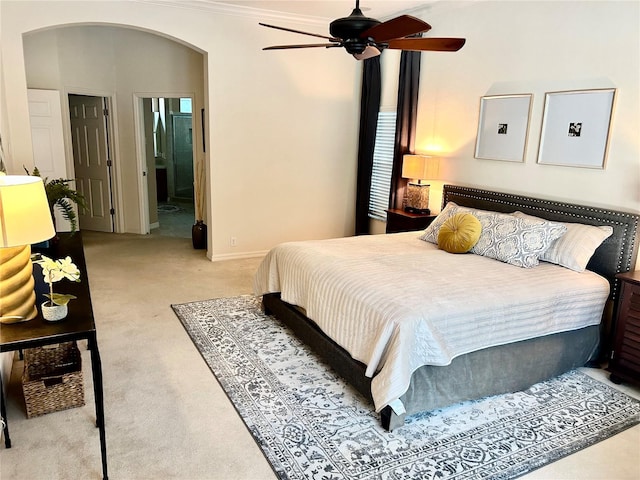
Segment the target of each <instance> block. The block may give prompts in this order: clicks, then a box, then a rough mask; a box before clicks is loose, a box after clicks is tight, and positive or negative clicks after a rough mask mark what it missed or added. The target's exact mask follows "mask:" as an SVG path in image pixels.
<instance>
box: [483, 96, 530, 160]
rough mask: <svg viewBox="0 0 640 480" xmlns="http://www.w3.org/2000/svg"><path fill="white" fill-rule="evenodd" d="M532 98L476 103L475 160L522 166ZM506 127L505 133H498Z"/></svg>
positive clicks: (487, 99)
mask: <svg viewBox="0 0 640 480" xmlns="http://www.w3.org/2000/svg"><path fill="white" fill-rule="evenodd" d="M532 97H533V95H532V94H524V95H495V96H487V97H482V98H481V99H480V118H479V121H478V137H477V140H476V152H475V157H476V158H482V159H489V160H504V161H508V162H523V161H524V152H525V147H526V144H527V131H528V127H529V111H530V108H531V98H532ZM500 125H506V133H500V131H499V130H500Z"/></svg>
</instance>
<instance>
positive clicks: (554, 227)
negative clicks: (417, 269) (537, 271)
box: [420, 202, 567, 268]
mask: <svg viewBox="0 0 640 480" xmlns="http://www.w3.org/2000/svg"><path fill="white" fill-rule="evenodd" d="M457 213H471V214H472V215H473V216H475V217H476V218H477V219H478V220H480V224H481V225H482V233H481V234H480V239H479V240H478V243H476V244H475V246H474V247H473V248H472V249H471V250H470V252H471V253H475V254H476V255H482V256H484V257H489V258H494V259H496V260H499V261H501V262H505V263H509V264H511V265H515V266H517V267H524V268H531V267H535V266H536V265H538V257H539V256H540V255H541V254H542V253H543V252H545V251H546V250H547V249H548V248H549V246H550V245H551V243H552V242H553V241H554V240H555V239H557V238H558V237H560V236H561V235H563V234H564V233H565V232H566V231H567V227H565V226H564V225H563V224H561V223H559V222H549V221H547V220H543V219H541V218H536V217H530V218H521V217H517V216H514V215H511V214H507V213H499V212H492V211H487V210H478V209H474V208H468V207H461V206H459V205H457V204H455V203H453V202H449V203H447V205H446V206H445V208H444V209H443V210H442V212H441V213H440V215H438V216H437V217H436V219H435V220H434V221H433V222H432V223H431V225H429V227H427V229H426V230H425V231H424V233H423V234H422V235H421V236H420V239H421V240H424V241H426V242H430V243H436V244H437V243H438V232H439V230H440V227H441V226H442V224H443V223H444V222H446V221H447V220H448V219H449V218H451V217H452V216H453V215H455V214H457Z"/></svg>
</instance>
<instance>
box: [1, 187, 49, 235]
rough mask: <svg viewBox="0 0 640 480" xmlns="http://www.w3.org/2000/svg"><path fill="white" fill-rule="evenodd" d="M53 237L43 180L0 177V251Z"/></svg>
mask: <svg viewBox="0 0 640 480" xmlns="http://www.w3.org/2000/svg"><path fill="white" fill-rule="evenodd" d="M55 233H56V232H55V229H54V228H53V221H52V220H51V213H50V211H49V203H48V202H47V194H46V192H45V189H44V183H43V182H42V179H41V178H40V177H33V176H27V175H4V176H0V247H15V246H19V245H30V244H32V243H38V242H42V241H44V240H48V239H49V238H51V237H53V236H54V235H55Z"/></svg>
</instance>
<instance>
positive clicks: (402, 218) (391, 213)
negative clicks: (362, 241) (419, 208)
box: [385, 208, 437, 233]
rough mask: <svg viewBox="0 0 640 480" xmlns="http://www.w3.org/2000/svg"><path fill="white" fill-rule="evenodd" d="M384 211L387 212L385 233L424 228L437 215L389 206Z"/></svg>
mask: <svg viewBox="0 0 640 480" xmlns="http://www.w3.org/2000/svg"><path fill="white" fill-rule="evenodd" d="M385 211H386V212H387V230H386V232H387V233H398V232H414V231H417V230H424V229H425V228H427V227H428V226H429V225H431V222H433V220H434V219H435V218H436V217H437V215H424V214H419V213H409V212H405V211H404V210H400V209H398V208H391V209H389V210H385Z"/></svg>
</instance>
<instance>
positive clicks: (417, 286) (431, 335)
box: [254, 232, 609, 414]
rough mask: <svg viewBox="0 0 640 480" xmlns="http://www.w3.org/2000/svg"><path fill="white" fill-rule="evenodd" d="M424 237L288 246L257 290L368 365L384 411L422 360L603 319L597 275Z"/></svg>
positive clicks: (274, 256) (604, 292)
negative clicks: (457, 251)
mask: <svg viewBox="0 0 640 480" xmlns="http://www.w3.org/2000/svg"><path fill="white" fill-rule="evenodd" d="M418 236H419V234H418V233H416V232H409V233H399V234H392V235H373V236H360V237H348V238H339V239H330V240H318V241H304V242H289V243H284V244H281V245H278V246H277V247H275V248H273V249H272V250H271V251H270V252H269V253H268V254H267V256H266V257H265V258H264V260H263V262H262V263H261V265H260V267H259V268H258V271H257V272H256V276H255V279H254V291H255V293H256V294H257V295H262V294H265V293H275V292H280V293H281V298H282V300H283V301H285V302H287V303H289V304H292V305H297V306H300V307H302V308H304V310H305V312H306V315H307V317H308V318H310V319H311V320H313V321H314V322H315V323H316V324H317V325H318V326H319V327H320V328H321V329H322V331H323V332H324V333H325V334H327V335H328V336H329V337H330V338H331V339H332V340H334V341H335V342H336V343H338V344H339V345H340V346H342V347H343V348H344V349H345V350H347V351H348V352H349V354H350V355H351V356H352V357H353V358H354V359H356V360H358V361H360V362H362V363H364V364H365V365H366V366H367V370H366V374H367V376H369V377H373V380H372V383H371V390H372V392H371V393H372V397H373V400H374V404H375V407H376V410H377V411H380V410H382V408H384V407H385V406H387V405H390V406H391V407H392V408H393V409H394V411H396V413H399V414H400V413H402V410H403V406H402V404H401V402H400V401H399V398H400V397H401V396H402V395H403V393H404V392H405V391H406V390H407V388H408V386H409V383H410V381H411V375H412V373H413V372H414V371H415V370H416V369H418V368H419V367H420V366H423V365H440V366H444V365H448V364H450V363H451V361H452V360H453V359H454V358H456V357H458V356H460V355H464V354H466V353H469V352H473V351H477V350H481V349H484V348H488V347H492V346H497V345H503V344H507V343H512V342H517V341H521V340H527V339H530V338H535V337H539V336H544V335H550V334H553V333H558V332H564V331H570V330H576V329H579V328H583V327H586V326H590V325H597V324H598V323H599V322H600V320H601V317H602V312H603V309H604V305H605V302H606V299H607V296H608V293H609V284H608V282H607V281H606V280H605V279H604V278H602V277H600V276H599V275H597V274H595V273H593V272H589V271H585V272H581V273H578V272H575V271H572V270H569V269H566V268H563V267H560V266H557V265H552V264H549V263H544V262H541V263H540V265H538V266H536V267H535V268H520V267H515V266H513V265H508V264H506V263H502V262H499V261H497V260H493V259H490V258H486V257H482V256H479V255H474V254H462V255H454V254H449V253H446V252H444V251H442V250H439V249H438V248H437V246H436V245H433V244H430V243H427V242H424V241H422V240H419V239H418Z"/></svg>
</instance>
